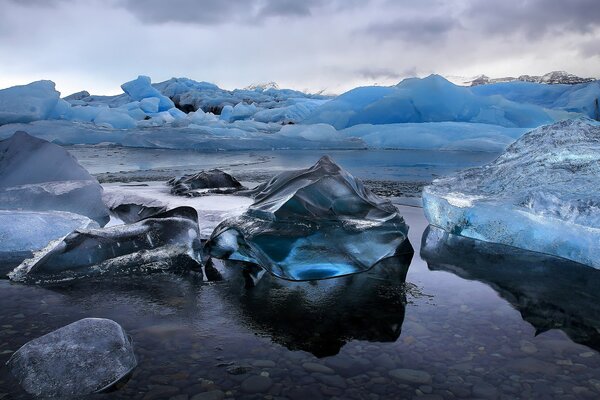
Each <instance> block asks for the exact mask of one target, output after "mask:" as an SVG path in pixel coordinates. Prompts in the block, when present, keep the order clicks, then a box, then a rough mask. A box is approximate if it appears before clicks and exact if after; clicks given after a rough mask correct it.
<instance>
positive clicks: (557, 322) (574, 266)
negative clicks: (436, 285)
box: [421, 226, 600, 350]
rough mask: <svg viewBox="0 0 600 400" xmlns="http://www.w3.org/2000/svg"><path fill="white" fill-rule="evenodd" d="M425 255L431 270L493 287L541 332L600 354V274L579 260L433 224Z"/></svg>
mask: <svg viewBox="0 0 600 400" xmlns="http://www.w3.org/2000/svg"><path fill="white" fill-rule="evenodd" d="M421 257H422V258H423V260H425V261H426V262H427V265H428V267H429V269H431V270H441V271H447V272H450V273H453V274H455V275H458V276H460V277H461V278H464V279H469V280H477V281H479V282H483V283H485V284H487V285H489V286H490V287H492V288H493V289H494V290H495V291H496V292H498V294H499V295H500V296H502V298H504V299H505V300H506V301H508V302H509V303H510V304H511V305H512V306H513V307H514V308H515V309H516V310H518V311H519V312H520V313H521V317H522V318H523V319H524V320H525V321H527V322H529V323H530V324H531V325H532V326H533V327H534V328H535V329H536V335H537V334H539V333H542V332H545V331H547V330H550V329H560V330H562V331H564V332H565V333H566V334H567V335H568V336H569V337H570V338H571V339H572V340H573V341H575V342H576V343H580V344H583V345H586V346H589V347H591V348H593V349H595V350H600V331H598V327H599V326H600V292H598V287H599V286H600V273H598V271H597V270H596V269H594V268H590V267H587V266H583V265H581V264H578V263H575V262H573V261H569V260H565V259H561V258H557V257H554V256H549V255H545V254H540V253H534V252H530V251H527V250H521V249H515V248H512V247H508V246H504V245H500V244H495V243H487V242H481V241H478V240H474V239H470V238H465V237H462V236H456V235H452V234H450V233H448V232H446V231H444V230H442V229H439V228H436V227H433V226H430V227H429V228H427V230H426V231H425V233H424V235H423V240H422V245H421Z"/></svg>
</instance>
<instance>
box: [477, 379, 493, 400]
mask: <svg viewBox="0 0 600 400" xmlns="http://www.w3.org/2000/svg"><path fill="white" fill-rule="evenodd" d="M473 396H474V397H479V398H482V399H497V398H498V389H496V387H495V386H493V385H490V384H489V383H486V382H479V383H476V384H475V385H474V386H473Z"/></svg>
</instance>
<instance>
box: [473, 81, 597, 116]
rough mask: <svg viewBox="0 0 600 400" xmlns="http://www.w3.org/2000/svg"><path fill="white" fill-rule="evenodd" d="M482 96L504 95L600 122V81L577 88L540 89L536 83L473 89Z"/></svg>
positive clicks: (549, 86) (564, 86) (541, 86)
mask: <svg viewBox="0 0 600 400" xmlns="http://www.w3.org/2000/svg"><path fill="white" fill-rule="evenodd" d="M471 90H472V91H473V93H475V94H478V95H482V96H491V95H500V96H502V97H504V98H506V99H508V100H511V101H515V102H518V103H529V104H535V105H538V106H541V107H545V108H550V109H555V110H563V111H568V112H576V113H582V114H585V115H587V116H588V117H590V118H598V114H597V112H598V109H597V106H596V103H595V101H596V99H599V98H600V81H593V82H590V83H581V84H577V85H540V84H537V83H532V82H506V83H496V84H492V85H481V86H476V87H474V88H472V89H471Z"/></svg>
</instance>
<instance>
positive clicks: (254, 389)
mask: <svg viewBox="0 0 600 400" xmlns="http://www.w3.org/2000/svg"><path fill="white" fill-rule="evenodd" d="M271 385H273V381H272V380H271V378H269V377H266V376H261V375H255V376H251V377H249V378H247V379H246V380H244V381H243V382H242V386H241V387H242V390H243V391H244V392H246V393H262V392H266V391H267V390H269V388H271Z"/></svg>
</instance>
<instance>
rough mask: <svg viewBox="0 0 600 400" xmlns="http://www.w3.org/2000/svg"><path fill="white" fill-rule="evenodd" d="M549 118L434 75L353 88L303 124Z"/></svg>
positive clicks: (535, 121) (503, 122)
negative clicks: (393, 84)
mask: <svg viewBox="0 0 600 400" xmlns="http://www.w3.org/2000/svg"><path fill="white" fill-rule="evenodd" d="M553 120H554V119H553V118H552V117H551V116H550V115H548V113H546V111H544V109H542V108H541V107H539V106H536V105H533V104H519V103H514V102H511V101H509V100H506V99H505V98H503V97H500V96H479V95H476V94H474V93H473V92H472V91H471V88H467V87H461V86H456V85H454V84H452V83H450V82H448V81H447V80H445V79H444V78H442V77H441V76H439V75H431V76H428V77H427V78H423V79H418V78H411V79H405V80H403V81H402V82H400V83H399V84H398V85H397V86H395V87H363V88H356V89H353V90H351V91H349V92H347V93H344V94H342V95H341V96H338V97H336V98H335V99H333V100H331V101H329V102H327V103H325V104H323V105H322V106H321V107H320V108H318V109H317V110H315V111H314V112H313V114H311V115H310V116H309V117H308V118H307V119H306V120H305V121H303V123H319V122H322V123H328V124H330V125H333V126H334V127H335V128H336V129H342V128H346V127H350V126H354V125H359V124H373V125H380V124H393V123H408V122H444V121H454V122H476V123H486V124H494V125H500V126H505V127H509V128H519V127H520V128H527V127H537V126H539V125H542V124H545V123H549V122H552V121H553Z"/></svg>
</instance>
